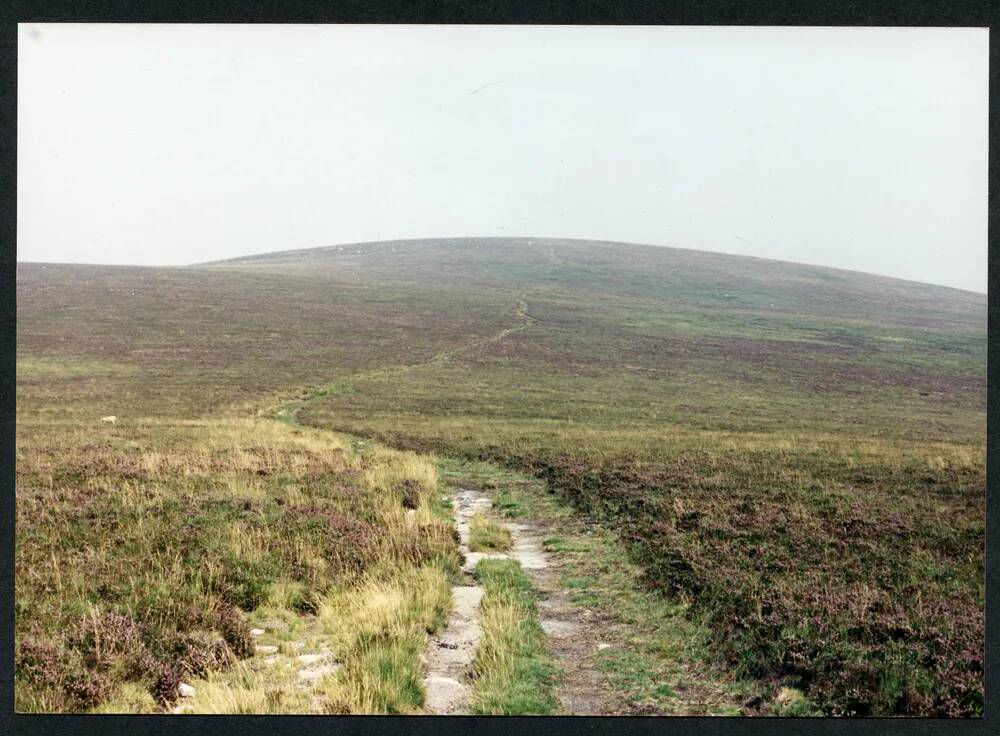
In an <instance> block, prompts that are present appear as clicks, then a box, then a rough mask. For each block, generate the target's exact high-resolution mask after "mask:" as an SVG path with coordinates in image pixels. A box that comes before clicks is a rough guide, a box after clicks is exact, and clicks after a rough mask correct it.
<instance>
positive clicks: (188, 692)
mask: <svg viewBox="0 0 1000 736" xmlns="http://www.w3.org/2000/svg"><path fill="white" fill-rule="evenodd" d="M194 692H195V690H194V688H193V687H191V686H190V685H188V684H187V683H186V682H182V683H181V684H180V685H178V686H177V694H178V695H180V696H181V697H182V698H193V697H194Z"/></svg>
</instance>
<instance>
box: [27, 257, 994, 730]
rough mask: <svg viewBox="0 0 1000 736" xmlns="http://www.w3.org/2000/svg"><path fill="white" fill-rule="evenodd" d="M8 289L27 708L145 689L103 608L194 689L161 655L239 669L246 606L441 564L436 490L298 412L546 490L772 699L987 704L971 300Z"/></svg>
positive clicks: (47, 273) (673, 286)
mask: <svg viewBox="0 0 1000 736" xmlns="http://www.w3.org/2000/svg"><path fill="white" fill-rule="evenodd" d="M17 279H18V320H17V330H18V345H17V352H18V356H17V357H18V376H17V476H18V477H17V489H18V498H17V526H18V538H17V549H16V561H15V564H16V569H17V579H16V624H15V628H16V635H17V639H18V644H19V647H22V651H21V653H20V655H19V658H18V660H17V663H16V671H17V672H18V685H17V688H16V697H17V707H18V709H19V710H21V709H23V710H80V709H83V708H86V707H90V706H91V705H92V704H93V703H94V702H95V699H96V701H99V702H104V701H105V700H106V699H107V698H110V697H113V696H112V693H113V692H117V690H116V688H118V687H119V686H121V685H125V684H127V683H128V682H133V681H132V680H128V681H126V682H119V679H120V677H121V675H120V670H119V668H109V667H108V666H106V663H104V662H98V661H97V660H96V659H94V658H93V653H92V652H91V653H88V650H87V648H86V647H87V646H89V645H87V644H86V642H87V641H88V639H87V632H86V631H85V630H84V628H85V627H84V624H83V623H81V622H83V621H85V620H86V619H87V618H88V617H90V620H94V615H95V614H94V612H95V611H96V616H97V620H98V621H101V620H103V619H101V618H100V617H101V616H103V615H106V614H108V613H119V614H120V615H123V616H126V617H128V618H129V619H130V620H131V621H134V622H135V625H136V626H137V627H138V629H139V631H140V632H141V633H140V635H139V639H141V640H142V641H143V646H144V647H145V649H146V650H149V654H150V656H152V657H153V659H154V660H155V661H156V662H157V663H159V664H158V665H157V667H160V664H163V663H167V662H172V663H174V665H179V663H181V662H182V661H187V660H190V659H192V657H191V656H190V655H186V654H183V652H185V651H187V650H188V649H191V648H192V647H194V645H193V644H191V642H190V641H188V640H185V642H186V643H185V642H180V641H178V640H177V639H176V637H174V636H173V632H175V631H180V632H181V633H182V634H183V635H184V636H189V637H194V638H199V637H203V636H209V635H210V636H213V637H215V636H217V637H221V638H223V639H224V637H225V636H228V637H229V639H231V642H228V643H227V645H226V646H227V647H228V648H229V649H231V650H233V649H234V647H235V649H240V647H241V646H243V645H242V644H240V641H241V640H242V637H241V634H240V630H239V627H238V626H236V624H235V623H233V622H234V621H235V619H234V618H233V616H232V614H231V613H228V611H230V609H233V610H237V609H240V610H242V609H244V607H245V609H252V608H254V607H260V606H270V605H272V603H274V604H275V605H277V604H278V603H280V602H284V603H286V604H288V605H291V606H293V607H295V608H296V610H297V611H298V612H299V613H304V612H306V613H307V612H308V611H310V610H312V609H313V608H314V607H315V605H316V603H317V601H319V600H320V599H321V598H322V596H323V595H325V594H326V593H327V592H328V590H329V589H330V588H331V587H333V586H336V585H341V584H343V583H344V582H345V581H347V580H360V579H362V577H363V576H364V574H365V572H366V570H368V569H369V568H370V567H371V566H372V564H374V563H376V562H377V561H378V560H379V559H380V558H384V557H392V558H393V559H399V560H406V561H408V562H406V563H405V564H413V565H416V566H417V567H419V566H421V565H425V564H430V563H431V561H432V560H434V559H438V558H440V559H438V562H435V563H434V564H442V565H443V566H444V567H445V568H446V567H447V566H448V563H447V559H448V558H449V555H451V554H452V553H450V552H447V551H446V549H445V547H446V542H447V532H446V530H445V529H444V528H443V527H441V526H439V525H437V524H435V523H432V522H431V515H433V514H434V513H437V512H438V511H440V510H441V508H440V507H441V504H440V502H439V501H435V500H434V499H433V498H432V499H430V500H426V499H425V495H426V493H427V487H428V483H427V479H426V478H423V479H421V477H418V476H416V475H415V476H414V477H413V479H412V480H413V483H412V484H411V485H410V486H409V487H402V486H400V485H394V480H393V477H394V476H393V473H396V472H397V471H398V468H400V467H403V466H405V465H406V463H407V462H408V460H407V459H406V457H396V459H394V460H392V461H391V462H388V463H387V464H386V465H385V467H383V466H382V465H381V464H379V463H375V465H371V466H365V464H364V463H365V462H366V460H365V458H366V455H368V454H369V452H368V451H369V450H370V449H371V445H370V444H369V445H365V446H360V445H359V446H355V445H354V444H353V443H351V442H347V443H346V446H343V447H340V448H338V447H334V446H333V445H332V444H329V445H328V444H325V443H327V442H330V443H332V442H334V440H333V439H332V435H329V434H327V433H322V432H307V431H306V430H305V429H304V428H301V427H297V426H296V425H295V421H294V420H298V421H301V422H302V423H304V424H307V425H311V426H314V427H316V428H319V429H323V430H331V429H333V430H341V431H345V432H350V433H353V434H356V435H363V436H365V437H368V438H374V439H377V440H380V441H381V442H383V444H385V445H391V446H393V447H397V448H407V449H409V450H412V451H415V452H418V453H420V454H427V453H435V454H436V455H437V456H438V457H441V458H447V457H456V458H463V459H466V460H472V461H492V462H495V463H497V464H499V465H502V466H504V467H505V468H507V469H512V470H516V471H520V472H524V473H526V474H530V475H532V476H534V477H535V478H538V479H541V480H543V481H544V483H545V487H546V488H548V489H550V490H552V491H555V492H557V493H558V494H560V496H561V497H562V498H563V499H564V500H566V501H568V502H569V503H571V504H572V505H573V507H574V508H575V509H577V511H578V512H579V513H580V514H582V515H583V517H584V518H586V519H587V520H588V521H589V522H590V523H594V524H597V525H604V526H605V527H614V528H615V529H616V530H617V531H618V534H619V541H617V542H616V544H619V545H620V548H621V549H622V550H623V551H624V552H627V554H628V558H629V564H633V565H636V566H637V568H638V569H641V570H642V573H643V578H642V582H643V584H644V585H645V586H646V587H647V588H648V590H649V591H653V592H656V593H657V594H658V595H660V597H661V598H662V599H663V601H664V605H666V606H670V607H676V606H677V605H678V604H683V608H682V610H683V614H682V616H681V617H682V618H685V619H687V620H689V621H690V622H691V623H692V625H693V626H696V627H697V628H698V629H699V630H704V631H705V632H706V643H705V649H706V651H708V650H710V651H711V652H712V654H713V656H716V657H719V658H722V659H723V660H724V661H726V662H727V663H728V666H729V667H730V668H732V669H733V670H734V671H735V672H737V673H738V674H739V676H740V677H741V678H744V679H748V678H750V679H754V680H756V681H757V682H758V683H759V686H760V688H761V689H762V692H768V693H777V692H778V691H779V689H780V688H781V687H791V688H795V689H798V690H801V691H802V692H803V693H804V695H805V700H806V702H808V703H811V704H814V705H815V707H818V708H820V709H821V710H822V712H823V713H825V714H831V715H849V714H853V715H924V716H930V715H933V716H976V715H979V714H981V713H982V707H983V646H984V634H983V620H982V611H983V598H984V588H983V572H984V549H983V548H984V539H985V390H986V321H985V304H986V303H985V297H984V296H982V295H975V294H970V293H967V292H960V291H957V290H952V289H945V288H942V287H933V286H929V285H922V284H913V283H909V282H901V281H895V280H892V279H885V278H881V277H875V276H867V275H864V274H854V273H847V272H841V271H832V270H828V269H822V268H817V267H809V266H798V265H794V264H779V263H774V262H769V261H763V260H755V259H742V258H738V257H732V256H723V255H718V254H707V253H697V252H694V251H684V250H672V249H659V248H652V247H623V246H618V245H614V244H600V243H580V242H575V241H541V240H539V241H536V242H535V245H533V246H528V245H527V244H526V243H525V242H524V241H518V240H516V239H501V240H477V241H472V242H457V241H435V242H429V243H428V242H425V243H399V242H397V243H389V244H373V245H367V246H353V247H350V248H339V249H338V248H331V249H323V250H320V251H316V252H312V253H305V254H297V255H293V256H288V255H278V256H271V257H266V258H263V257H262V258H258V259H247V260H243V261H238V262H232V263H227V264H218V265H213V266H206V267H197V268H163V269H155V268H123V267H97V266H70V265H52V264H19V265H18V274H17ZM282 409H284V410H286V411H284V413H283V416H284V418H285V419H286V424H285V425H284V426H283V427H282V425H281V424H280V423H273V427H272V424H271V423H261V422H260V421H259V420H258V421H254V419H253V418H254V417H264V416H270V415H272V414H274V413H275V412H278V411H279V410H282ZM108 414H115V415H117V416H118V418H119V423H118V424H117V425H114V426H106V425H101V424H100V422H99V419H100V417H102V416H105V415H108ZM244 422H247V423H246V424H244ZM296 431H297V432H300V433H301V434H298V435H296V434H294V432H296ZM213 438H216V439H213ZM375 456H376V453H372V458H375ZM372 462H375V461H374V459H373V460H372ZM393 468H396V469H395V470H394V469H393ZM380 499H384V500H385V504H390V502H391V504H392V505H393V509H394V510H393V511H392V512H391V513H388V512H386V509H387V508H389V506H388V505H382V501H381V500H380ZM497 500H498V507H499V508H500V509H501V510H503V511H504V512H505V513H506V512H512V513H513V512H517V513H522V514H530V513H533V511H532V510H531V503H530V502H529V501H526V500H525V499H524V498H520V497H518V496H517V493H516V488H504V489H502V490H501V491H500V493H498V496H497ZM407 505H409V506H413V507H414V508H407ZM422 509H425V510H422ZM410 512H412V513H410ZM414 525H415V526H414ZM553 536H557V535H553ZM558 536H559V537H560V538H563V537H565V536H566V535H564V534H562V532H561V531H560V533H559V535H558ZM564 541H566V540H564ZM572 543H573V544H580V542H578V541H573V542H572ZM560 554H566V555H573V554H578V553H573V552H569V551H568V550H567V551H565V552H563V553H560ZM442 560H443V561H444V562H442ZM418 561H419V562H418ZM574 577H575V578H578V579H583V578H585V576H584V575H575V576H574ZM579 590H580V591H581V592H582V593H585V592H586V590H587V589H586V588H585V587H581V588H579ZM652 600H653V599H643V601H644V602H643V603H642V604H641V605H639V604H637V608H636V610H634V611H633V612H631V613H630V614H629V618H632V619H633V620H634V622H635V623H633V624H630V625H632V626H638V627H639V628H643V627H648V626H653V625H654V623H655V622H658V621H661V617H660V614H659V613H657V612H656V610H658V609H656V608H655V606H653V605H652ZM188 609H190V610H192V611H197V612H200V613H199V615H200V617H201V619H200V621H196V620H195V617H187V618H186V615H187V614H186V613H185V612H186V611H188ZM246 612H248V613H250V614H251V615H252V613H253V612H252V611H250V610H247V611H246ZM241 615H242V614H241ZM675 618H676V617H675ZM109 623H110V621H109ZM121 628H122V631H123V632H126V633H123V636H124V637H125V639H129V636H130V635H126V634H127V631H131V629H130V628H129V626H128V625H125V624H122V626H121ZM654 628H655V627H654ZM643 630H645V629H643ZM74 631H80V632H81V633H80V636H78V637H77V638H76V639H72V641H71V639H70V632H74ZM78 640H79V642H80V643H77V642H78ZM194 648H195V649H197V648H198V647H194ZM201 648H202V649H205V647H204V646H202V647H201ZM695 649H697V647H695ZM142 651H143V650H142V648H141V647H136V651H135V652H133V653H132V655H130V656H133V655H134V658H135V659H136V662H137V664H135V665H134V666H135V668H137V669H139V670H142V666H141V665H142V664H143V661H144V659H145V657H146V655H144V654H143V653H142ZM122 656H124V655H122ZM185 657H186V658H187V660H185ZM126 659H127V657H126ZM195 659H197V658H195ZM623 662H624V664H622V665H621V666H620V667H619V669H620V670H621V671H622V672H623V673H627V672H628V671H630V670H629V668H630V667H631V665H628V662H625V661H624V660H623ZM145 664H149V662H145ZM185 666H187V665H185ZM144 671H145V672H146V674H145V675H143V677H144V678H145V680H143V681H144V682H147V684H148V686H149V687H152V686H153V685H154V684H155V682H156V681H158V680H162V683H161V684H163V685H164V686H165V685H169V683H170V681H171V678H170V677H169V676H167V675H168V674H169V673H164V672H163V671H161V669H157V670H155V671H154V670H144ZM154 675H155V676H154ZM161 675H163V677H162V678H161V677H160V676H161ZM137 681H138V680H136V682H137ZM621 683H622V684H621V685H620V686H621V687H623V688H629V689H631V690H634V691H635V693H636V699H637V701H641V700H643V699H645V700H647V701H648V700H649V699H650V698H652V699H653V700H652V701H650V702H652V703H653V705H654V706H655V707H657V708H659V707H663V708H665V709H666V708H667V706H668V705H669V702H670V700H671V699H670V698H669V697H668V696H666V695H662V696H659V695H656V696H655V697H654V695H650V694H649V692H647V690H648V688H646V687H645V685H644V684H643V683H642V682H641V681H639V680H635V678H632V679H629V678H626V677H624V675H623V679H622V680H621ZM629 683H631V684H629ZM144 686H145V685H144ZM671 688H672V689H674V690H675V691H676V688H673V686H671ZM98 696H100V697H98ZM115 697H116V696H115ZM657 698H659V699H658V700H657ZM776 698H777V695H776V694H774V695H769V696H768V699H767V700H766V702H765V703H764V704H763V705H762V706H761V708H762V709H764V710H767V709H771V708H772V706H774V705H777V701H776ZM796 702H797V701H796ZM137 707H139V706H138V705H137ZM275 707H277V706H275ZM788 707H791V706H787V707H786V706H785V705H782V708H784V711H783V712H785V711H787V709H788ZM795 707H799V706H795ZM809 707H812V706H809Z"/></svg>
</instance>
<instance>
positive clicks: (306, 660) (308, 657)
mask: <svg viewBox="0 0 1000 736" xmlns="http://www.w3.org/2000/svg"><path fill="white" fill-rule="evenodd" d="M328 656H329V655H326V654H300V655H299V656H298V660H299V661H300V662H301V663H302V664H316V663H317V662H320V661H322V660H324V659H326V658H327V657H328Z"/></svg>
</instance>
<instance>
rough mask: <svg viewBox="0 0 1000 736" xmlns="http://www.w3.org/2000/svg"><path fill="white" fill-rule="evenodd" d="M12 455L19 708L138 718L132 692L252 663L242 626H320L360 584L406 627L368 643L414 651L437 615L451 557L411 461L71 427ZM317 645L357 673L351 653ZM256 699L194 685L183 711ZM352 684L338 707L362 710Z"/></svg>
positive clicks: (310, 446)
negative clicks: (396, 602) (381, 597)
mask: <svg viewBox="0 0 1000 736" xmlns="http://www.w3.org/2000/svg"><path fill="white" fill-rule="evenodd" d="M18 452H19V456H20V457H19V462H18V475H19V498H18V512H19V516H18V538H17V545H18V547H17V552H18V558H17V559H18V569H19V570H20V571H21V574H19V576H18V579H17V583H16V584H17V601H18V610H17V621H18V631H17V643H18V648H17V659H18V672H19V674H18V678H17V685H16V693H15V695H16V699H17V707H18V710H20V711H35V710H44V711H53V710H79V709H85V708H92V707H98V708H101V707H104V708H112V709H114V708H119V709H128V708H130V707H132V705H134V706H135V707H141V708H143V709H148V708H149V707H150V705H149V700H148V699H147V698H145V697H140V696H138V694H137V693H138V692H139V691H140V690H141V691H144V692H146V693H147V694H148V695H149V696H150V697H152V698H153V702H154V703H156V704H157V707H160V706H161V705H162V704H164V703H165V704H167V705H169V704H171V703H172V702H173V701H174V700H175V699H176V688H177V684H178V682H179V681H180V680H181V679H184V678H187V679H196V678H204V677H207V676H209V674H210V673H212V672H214V671H216V670H225V669H226V668H227V667H229V666H231V665H232V664H233V663H234V662H236V661H238V660H241V659H244V660H245V659H247V658H249V657H251V656H252V654H253V643H252V641H251V638H250V636H249V628H250V627H249V624H248V622H247V615H248V614H249V615H251V616H252V614H253V612H254V611H256V610H257V609H263V610H267V611H269V612H271V614H273V613H274V612H275V611H285V612H287V613H288V614H289V615H291V616H293V617H300V616H302V615H305V614H309V613H311V612H314V611H318V612H319V613H320V616H321V618H322V619H323V620H324V621H328V620H329V616H328V615H327V614H326V612H327V611H328V610H329V609H330V608H331V606H334V607H335V605H336V604H335V601H336V600H340V598H339V597H344V596H347V597H348V599H349V600H354V601H357V600H358V598H357V590H359V589H360V590H364V591H365V593H364V595H367V594H368V592H370V591H371V590H372V588H371V586H372V585H373V583H372V581H373V580H374V579H379V580H382V584H383V585H386V586H390V588H391V589H392V590H394V591H395V592H396V594H397V595H399V596H404V598H403V599H402V600H403V602H404V603H405V608H406V616H407V617H409V618H408V619H407V620H408V621H409V622H410V623H409V624H407V625H408V627H409V628H407V630H406V632H402V633H401V632H398V631H395V629H394V628H393V626H389V625H388V624H387V627H386V630H385V631H378V630H376V629H371V628H370V627H369V628H368V629H364V630H365V631H367V632H369V633H372V634H377V635H378V636H384V635H389V634H391V635H392V637H395V638H397V639H399V640H400V641H401V642H403V640H405V639H407V637H410V639H412V634H413V632H415V631H421V630H430V629H432V628H433V626H434V625H435V622H437V623H439V622H440V620H441V617H442V615H443V613H442V611H443V610H444V609H445V608H446V607H447V605H448V588H447V579H448V575H449V574H450V573H449V571H455V570H457V565H458V562H457V561H458V554H457V548H456V544H455V540H454V536H453V531H452V528H451V524H450V521H449V520H448V519H447V518H446V517H443V516H442V515H441V514H440V513H439V512H437V511H435V510H434V508H432V502H433V496H434V495H435V494H436V483H437V475H436V468H435V465H434V463H433V462H432V461H430V460H428V459H426V458H420V457H418V456H416V455H415V454H413V453H409V452H395V451H392V450H389V449H387V448H382V447H377V446H376V447H373V448H370V449H369V450H368V451H366V452H365V453H363V454H355V453H354V452H353V450H352V449H351V445H350V443H349V441H348V440H347V438H344V437H341V436H338V435H334V434H331V433H326V432H316V431H314V430H309V429H296V428H292V427H288V426H285V425H281V424H278V423H275V422H273V421H269V420H254V419H228V420H200V421H195V422H179V423H159V422H150V423H135V424H126V425H122V424H119V425H115V426H102V427H100V429H98V430H94V429H86V428H77V427H74V426H72V425H70V426H67V427H63V428H58V429H55V428H50V429H49V430H48V431H46V432H45V433H44V434H42V433H37V434H28V433H24V432H22V433H21V434H20V435H19V446H18ZM385 570H390V571H392V575H390V576H388V577H387V576H386V574H385V573H384V572H380V571H385ZM376 576H381V577H377V578H376ZM393 586H394V587H393ZM352 594H353V595H354V596H355V597H354V598H350V596H351V595H352ZM338 596H339V597H338ZM407 596H408V597H407ZM401 605H402V604H401ZM359 610H360V609H359ZM400 615H402V614H400ZM372 620H373V621H375V620H376V619H372ZM379 621H380V620H379ZM369 623H371V622H369ZM328 628H329V627H328ZM358 631H361V628H360V625H359V627H358ZM332 633H333V632H332V631H331V634H332ZM397 635H398V636H397ZM333 639H334V640H335V641H336V642H337V643H338V645H340V646H341V647H342V649H343V653H344V655H343V656H344V657H345V662H350V663H352V664H351V665H350V666H349V667H345V672H348V673H354V672H358V676H359V677H361V676H362V675H363V672H362V670H363V667H362V666H361V665H355V664H353V663H354V661H355V660H354V659H352V658H351V657H352V654H351V652H353V651H354V650H355V649H357V648H358V647H357V646H356V645H355V644H354V643H352V642H349V641H346V640H345V639H344V635H342V634H338V635H337V636H335V637H333ZM403 643H405V645H406V646H405V647H404V650H405V651H407V652H409V651H410V650H411V649H412V641H410V640H407V641H406V642H403ZM401 646H402V644H401ZM338 651H339V650H338ZM358 651H361V650H360V649H359V650H358ZM401 651H402V650H401ZM411 659H412V657H411ZM415 662H416V660H415V659H414V663H415ZM244 679H245V678H244ZM348 679H349V678H348ZM261 687H262V686H261V684H260V683H259V682H258V683H250V684H248V683H247V682H244V681H234V680H232V679H231V678H229V679H226V678H225V677H223V679H222V680H218V681H211V680H209V681H206V686H205V688H201V689H200V690H199V691H202V690H203V691H204V692H205V693H206V694H205V695H199V697H198V699H196V700H195V701H194V702H193V703H190V704H188V705H190V706H191V708H196V709H201V712H233V713H236V712H248V710H247V709H253V708H255V707H257V705H259V704H260V703H262V702H264V701H263V700H261V698H263V697H264V696H263V695H262V694H261V693H262V692H263V691H262V690H261ZM366 687H367V686H365V685H362V686H359V688H358V693H360V694H359V695H358V697H357V698H356V699H355V700H351V701H349V705H348V706H346V707H377V706H378V703H379V702H380V701H378V700H377V699H376V700H375V701H365V700H364V697H366V696H365V692H366V689H365V688H366ZM258 691H259V692H258ZM269 692H270V691H269ZM268 697H272V696H270V695H269V696H268ZM273 699H274V698H273V697H272V700H273ZM268 702H270V701H268ZM373 703H374V705H373ZM282 707H285V706H279V705H278V704H277V701H275V703H272V705H270V706H268V711H269V712H270V711H274V710H275V709H278V710H277V711H275V712H279V711H281V708H282ZM386 707H390V706H389V705H387V706H386ZM393 707H394V706H393Z"/></svg>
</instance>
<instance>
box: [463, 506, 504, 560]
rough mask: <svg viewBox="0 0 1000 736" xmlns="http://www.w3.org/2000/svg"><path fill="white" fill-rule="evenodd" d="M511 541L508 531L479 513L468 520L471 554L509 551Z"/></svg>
mask: <svg viewBox="0 0 1000 736" xmlns="http://www.w3.org/2000/svg"><path fill="white" fill-rule="evenodd" d="M511 544H512V539H511V536H510V530H508V529H507V527H505V526H504V525H503V524H499V523H497V522H495V521H493V520H492V519H490V518H488V517H487V516H486V514H484V513H482V512H480V513H477V514H475V515H473V517H472V518H471V519H470V520H469V550H470V551H472V552H489V551H500V552H503V551H505V550H508V549H510V546H511Z"/></svg>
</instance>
